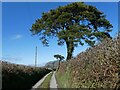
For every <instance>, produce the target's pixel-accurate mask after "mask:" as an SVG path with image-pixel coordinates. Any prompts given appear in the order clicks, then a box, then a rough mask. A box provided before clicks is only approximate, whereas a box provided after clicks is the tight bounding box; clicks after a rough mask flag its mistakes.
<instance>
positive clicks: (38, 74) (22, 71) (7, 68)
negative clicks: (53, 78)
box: [2, 61, 51, 90]
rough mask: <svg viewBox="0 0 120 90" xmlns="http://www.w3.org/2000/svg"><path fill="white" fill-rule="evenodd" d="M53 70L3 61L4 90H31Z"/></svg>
mask: <svg viewBox="0 0 120 90" xmlns="http://www.w3.org/2000/svg"><path fill="white" fill-rule="evenodd" d="M50 71H51V70H48V69H46V68H39V67H36V68H35V67H31V66H24V65H18V64H12V63H8V62H5V61H2V88H3V89H7V88H21V90H22V89H30V88H32V86H33V85H34V84H35V83H37V81H38V80H40V79H41V78H42V77H43V76H45V75H46V74H47V73H49V72H50Z"/></svg>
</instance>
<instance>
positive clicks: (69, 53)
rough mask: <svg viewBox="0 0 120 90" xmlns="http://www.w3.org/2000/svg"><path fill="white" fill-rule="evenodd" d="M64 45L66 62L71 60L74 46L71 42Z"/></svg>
mask: <svg viewBox="0 0 120 90" xmlns="http://www.w3.org/2000/svg"><path fill="white" fill-rule="evenodd" d="M66 45H67V59H66V60H69V59H71V58H72V54H73V51H74V45H73V42H66Z"/></svg>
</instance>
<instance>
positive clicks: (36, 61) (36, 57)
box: [35, 46, 37, 68]
mask: <svg viewBox="0 0 120 90" xmlns="http://www.w3.org/2000/svg"><path fill="white" fill-rule="evenodd" d="M36 66H37V46H36V51H35V68H36Z"/></svg>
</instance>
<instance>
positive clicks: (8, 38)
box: [2, 2, 118, 65]
mask: <svg viewBox="0 0 120 90" xmlns="http://www.w3.org/2000/svg"><path fill="white" fill-rule="evenodd" d="M69 3H70V2H69ZM67 4H68V3H67V2H59V3H58V2H56V3H54V2H51V3H50V2H44V3H42V2H37V3H33V2H32V3H29V2H26V3H25V2H23V3H22V2H21V3H20V2H19V3H17V2H16V3H8V2H6V3H5V2H4V3H2V35H3V40H2V45H3V47H2V49H3V53H2V54H3V55H2V56H3V59H4V60H6V61H9V62H12V63H17V64H25V65H30V64H34V58H35V46H37V47H38V61H37V63H38V64H40V65H42V64H44V63H46V62H48V61H53V60H55V59H54V58H53V55H54V54H61V55H63V56H65V57H66V46H65V45H64V46H62V47H61V46H58V45H57V39H56V38H53V39H50V46H49V47H44V46H43V45H42V43H41V42H40V41H39V37H37V36H32V34H31V32H30V31H29V29H30V28H31V25H32V24H33V23H34V22H35V20H36V19H38V18H41V14H42V12H48V11H49V10H50V9H56V8H57V7H58V6H64V5H67ZM86 4H89V5H93V6H96V7H97V8H98V9H99V10H101V11H103V12H104V13H105V15H106V16H107V17H106V18H107V19H108V20H109V21H110V22H111V23H112V25H113V27H114V28H113V31H112V32H111V33H110V34H111V35H112V36H113V37H115V36H116V33H117V32H118V6H117V5H118V3H115V2H114V3H113V2H112V3H108V2H107V3H105V2H104V3H102V2H99V3H98V2H96V3H94V2H91V3H86ZM87 47H88V46H87V45H85V46H82V47H81V46H80V47H78V48H75V51H74V54H73V55H74V56H76V55H77V54H78V53H79V52H81V51H84V50H85V49H86V48H87Z"/></svg>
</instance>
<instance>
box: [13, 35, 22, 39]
mask: <svg viewBox="0 0 120 90" xmlns="http://www.w3.org/2000/svg"><path fill="white" fill-rule="evenodd" d="M22 37H23V36H22V35H20V34H17V35H14V36H13V37H12V39H13V40H18V39H21V38H22Z"/></svg>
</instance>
